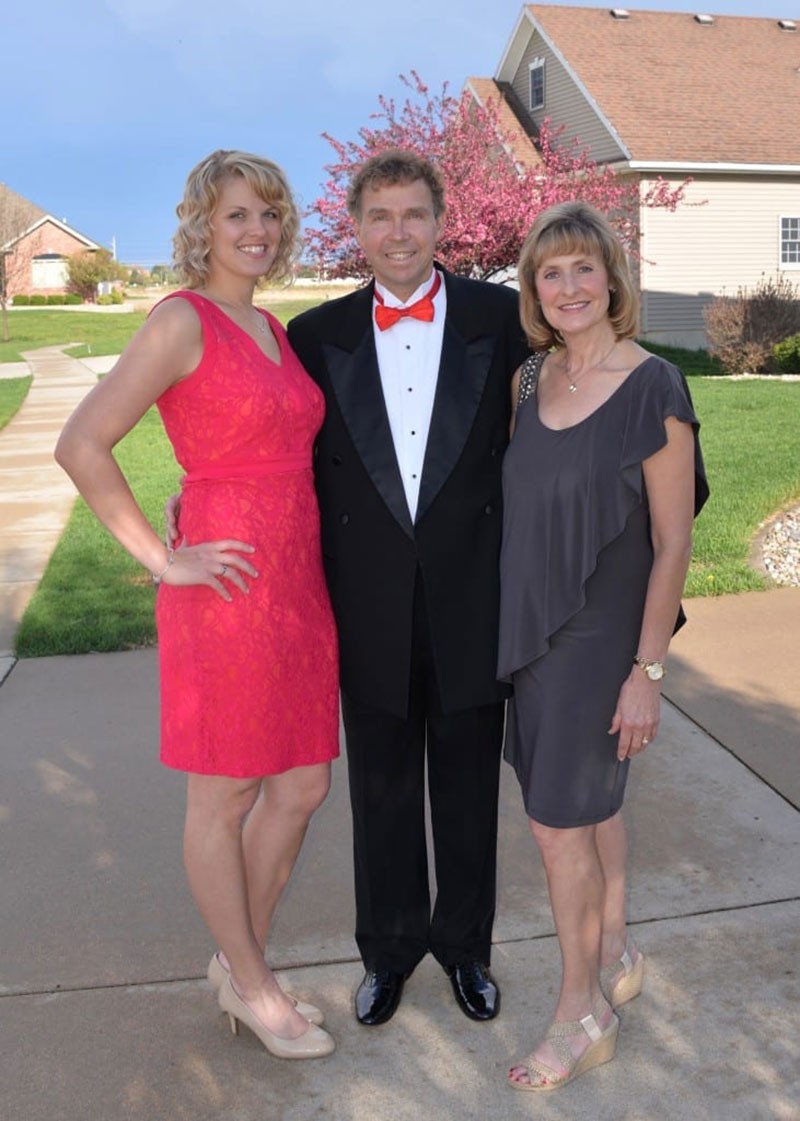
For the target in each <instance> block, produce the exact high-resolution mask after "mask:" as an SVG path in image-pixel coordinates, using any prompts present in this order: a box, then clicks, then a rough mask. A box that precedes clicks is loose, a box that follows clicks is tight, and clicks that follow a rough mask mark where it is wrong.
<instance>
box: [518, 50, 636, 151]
mask: <svg viewBox="0 0 800 1121" xmlns="http://www.w3.org/2000/svg"><path fill="white" fill-rule="evenodd" d="M536 58H543V59H544V60H545V64H544V108H543V109H537V110H535V111H534V112H532V113H530V116H531V118H532V119H533V121H534V122H535V124H536V126H537V127H538V126H539V125H541V123H542V121H543V120H544V118H545V117H549V118H550V120H551V121H552V122H553V123H554V124H556V125H561V124H563V125H564V126H565V130H564V134H563V135H564V139H565V140H568V139H571V138H572V137H579V138H580V141H581V144H582V145H583V146H588V147H589V148H590V149H591V153H592V157H593V158H594V159H595V160H598V161H605V160H616V159H619V158H620V157H621V156H622V155H623V153H622V152H621V151H620V149H619V146H618V145H617V144H616V142H615V141H614V139H613V137H612V136H611V134H610V133H609V131H608V129H607V128H606V127H605V126H604V125H603V123H602V121H601V120H600V118H599V117H598V116H597V113H596V112H595V111H594V109H593V108H592V106H591V104H590V103H589V101H587V99H586V97H585V96H584V94H583V93H582V92H581V90H580V89H579V88H578V87H577V86H576V85H575V82H574V81H573V79H572V78H571V76H570V74H569V73H568V71H567V70H566V69H565V67H564V66H562V64H561V62H559V60H558V59H557V58H556V56H555V55H554V54H553V52H552V51H551V50H550V49H549V47H548V46H547V45H546V43H545V42H544V40H543V39H542V38H541V36H540V35H539V33H538V32H537V31H534V32H533V33H532V34H531V38H530V41H529V43H528V45H527V47H526V48H525V51H524V52H523V55H522V59H521V61H520V64H519V66H518V67H517V69H516V71H515V73H514V77H513V79H512V85H513V87H514V91H515V93H516V94H517V96H518V97H519V98H520V99H521V100H522V104H523V105H524V106H525V108H526V109H527V108H528V106H529V105H530V78H529V74H530V71H529V69H528V64H529V63H531V62H533V60H534V59H536ZM529 112H530V111H529Z"/></svg>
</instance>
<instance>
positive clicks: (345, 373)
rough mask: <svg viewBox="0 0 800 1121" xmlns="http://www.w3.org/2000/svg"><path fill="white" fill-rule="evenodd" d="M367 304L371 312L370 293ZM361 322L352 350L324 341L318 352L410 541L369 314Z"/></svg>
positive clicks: (367, 464) (375, 480)
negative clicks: (321, 351) (323, 358)
mask: <svg viewBox="0 0 800 1121" xmlns="http://www.w3.org/2000/svg"><path fill="white" fill-rule="evenodd" d="M368 306H369V308H370V309H371V307H372V290H371V289H370V295H369V305H368ZM361 318H362V322H363V325H364V326H363V329H362V330H361V332H360V338H359V339H358V341H357V342H355V337H356V336H355V335H351V339H350V340H348V341H352V342H354V348H353V349H344V348H342V347H339V346H335V345H334V344H332V343H324V344H323V347H322V349H323V352H324V355H325V361H326V363H327V366H328V373H329V374H330V379H331V384H332V386H333V392H334V394H335V395H336V400H337V401H338V403H339V408H340V409H341V412H342V416H343V417H344V422H345V424H346V425H347V430H348V432H349V433H350V436H351V438H352V441H353V443H354V444H355V448H356V451H357V452H358V455H359V457H360V458H361V461H362V463H363V464H364V467H365V468H366V470H367V472H368V474H369V477H370V478H371V479H372V482H373V483H374V484H375V487H376V489H377V491H378V493H379V494H380V496H381V498H382V499H383V501H384V502H385V503H386V505H387V506H388V507H389V509H390V510H391V512H392V514H393V515H394V517H395V518H396V519H397V521H398V522H399V523H400V525H401V526H402V528H403V530H404V531H405V532H406V533H407V534H408V536H409V537H413V536H414V527H413V525H412V523H411V515H410V513H409V511H408V503H407V502H406V495H405V491H404V490H403V481H402V479H401V477H400V469H399V467H398V465H397V457H396V455H395V450H394V441H393V440H392V430H391V428H390V427H389V417H388V415H387V413H386V403H385V402H384V399H383V390H382V389H381V377H380V373H379V371H378V358H377V355H376V353H375V340H374V338H373V334H372V328H371V323H370V319H369V311H368V312H367V314H366V316H364V317H361ZM353 322H354V321H351V326H352V325H353ZM343 338H344V336H343Z"/></svg>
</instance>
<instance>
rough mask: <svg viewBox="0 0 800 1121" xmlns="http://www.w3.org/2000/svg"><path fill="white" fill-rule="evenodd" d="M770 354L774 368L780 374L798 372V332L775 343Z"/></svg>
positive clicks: (799, 363)
mask: <svg viewBox="0 0 800 1121" xmlns="http://www.w3.org/2000/svg"><path fill="white" fill-rule="evenodd" d="M772 355H773V358H774V359H775V367H776V369H778V370H780V372H781V373H782V374H800V334H798V335H790V336H789V338H788V339H784V340H783V341H782V342H779V343H776V344H775V346H774V347H773V348H772Z"/></svg>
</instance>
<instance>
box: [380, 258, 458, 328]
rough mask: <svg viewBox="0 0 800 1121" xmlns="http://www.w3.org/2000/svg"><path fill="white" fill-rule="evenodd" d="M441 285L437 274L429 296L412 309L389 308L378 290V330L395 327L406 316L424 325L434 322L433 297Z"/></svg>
mask: <svg viewBox="0 0 800 1121" xmlns="http://www.w3.org/2000/svg"><path fill="white" fill-rule="evenodd" d="M441 283H442V278H441V276H440V275H439V273H438V272H437V273H436V276H435V279H434V281H433V284H432V285H431V286H430V288H429V289H428V292H427V294H426V295H424V296H423V297H422V298H421V299H419V300H417V301H416V303H413V304H411V305H410V307H387V306H386V304H385V303H384V302H383V296H382V295H381V294H380V292H379V291H378V289H377V288H376V289H375V301H376V307H375V322H376V323H377V324H378V330H379V331H385V330H386V328H387V327H393V326H394V325H395V323H396V322H397V321H398V319H404V318H405V317H406V316H410V317H411V318H412V319H421V320H422V321H423V322H424V323H431V322H432V321H433V297H434V296H435V295H436V293H437V292H438V291H439V288H440V287H441Z"/></svg>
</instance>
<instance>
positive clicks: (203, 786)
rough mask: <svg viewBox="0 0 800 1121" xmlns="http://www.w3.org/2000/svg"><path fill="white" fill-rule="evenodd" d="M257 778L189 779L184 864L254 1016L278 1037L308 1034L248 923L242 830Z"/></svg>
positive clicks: (233, 975)
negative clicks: (266, 960) (271, 970)
mask: <svg viewBox="0 0 800 1121" xmlns="http://www.w3.org/2000/svg"><path fill="white" fill-rule="evenodd" d="M259 787H260V780H259V779H233V778H227V777H224V776H221V775H194V774H190V775H189V776H188V784H187V798H186V825H185V829H184V846H183V847H184V862H185V866H186V874H187V877H188V880H189V886H190V888H191V890H192V894H193V895H194V899H195V903H196V904H197V907H198V910H199V911H200V914H201V915H202V916H203V918H204V919H205V921H206V924H207V925H208V928H209V930H210V931H211V934H212V935H213V937H214V939H215V940H216V942H217V944H218V945H219V946H220V948H221V949H222V951H223V953H224V954H225V956H226V958H227V960H228V961H229V962H230V965H231V971H232V978H233V980H234V981H235V984H236V988H237V990H238V991H239V993H240V994H241V996H242V997H243V998H244V999H245V1000H246V1001H247V1003H248V1004H249V1005H250V1007H251V1008H252V1010H253V1012H254V1013H255V1014H256V1016H257V1017H258V1018H259V1019H260V1020H261V1021H262V1022H263V1023H264V1024H265V1025H266V1026H267V1027H268V1028H269V1029H270V1030H271V1031H273V1032H274V1033H275V1034H276V1035H280V1036H283V1037H284V1038H286V1039H296V1038H297V1037H298V1036H300V1035H302V1034H303V1033H304V1032H305V1031H307V1030H308V1021H307V1020H305V1019H304V1018H303V1017H302V1016H300V1015H299V1014H298V1013H297V1012H296V1011H295V1009H294V1006H293V1005H292V1004H291V1002H290V1001H289V1000H287V998H286V997H285V996H284V995H283V993H282V992H281V990H280V988H279V986H278V984H277V982H276V981H275V978H274V977H273V975H272V973H271V972H270V970H269V969H268V968H267V965H266V962H265V961H264V955H263V953H262V950H261V947H260V946H259V944H258V942H257V941H256V938H255V935H254V933H253V927H252V923H251V920H250V912H249V906H248V898H247V883H246V877H245V864H244V852H243V846H242V826H243V823H244V818H245V816H246V815H247V813H248V812H249V811H250V810H251V808H252V806H253V804H254V802H255V800H256V798H257V796H258V792H259Z"/></svg>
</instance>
